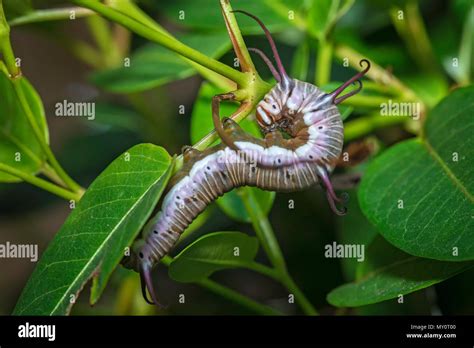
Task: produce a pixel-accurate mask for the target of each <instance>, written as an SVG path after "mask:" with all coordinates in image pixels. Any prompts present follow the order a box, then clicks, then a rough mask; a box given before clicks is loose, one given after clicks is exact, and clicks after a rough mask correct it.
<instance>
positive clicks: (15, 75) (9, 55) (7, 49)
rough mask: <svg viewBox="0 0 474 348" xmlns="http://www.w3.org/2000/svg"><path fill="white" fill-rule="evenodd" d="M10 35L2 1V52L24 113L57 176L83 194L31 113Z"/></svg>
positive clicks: (0, 20)
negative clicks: (54, 152) (57, 157)
mask: <svg viewBox="0 0 474 348" xmlns="http://www.w3.org/2000/svg"><path fill="white" fill-rule="evenodd" d="M9 34H10V28H9V26H8V24H7V22H6V19H5V14H4V12H3V5H2V1H1V0H0V50H1V52H2V53H3V58H4V60H5V64H6V66H7V69H8V72H9V74H10V79H11V81H12V85H13V89H14V90H15V93H16V95H17V97H18V100H19V102H20V105H21V107H22V109H23V112H24V113H25V115H26V117H27V119H28V122H29V124H30V127H31V128H32V130H33V134H34V135H35V137H36V139H37V141H38V143H39V144H40V146H41V149H42V150H43V152H44V153H45V155H46V157H47V159H48V160H49V162H50V164H51V166H52V167H53V169H54V170H55V172H56V174H57V175H58V176H59V177H60V178H61V180H62V181H63V182H64V183H65V184H66V185H67V186H68V187H69V188H70V189H71V190H72V191H73V192H75V193H77V194H82V192H83V191H84V190H83V189H82V188H81V187H80V186H79V185H78V184H77V183H76V182H75V181H74V180H73V179H71V178H70V177H69V175H67V173H66V172H65V171H64V170H63V168H62V167H61V165H60V164H59V162H58V161H57V160H56V157H55V156H54V154H53V152H52V151H51V148H50V147H49V145H48V144H47V142H46V139H45V136H44V134H43V132H42V131H41V130H40V128H39V126H38V124H37V123H36V120H35V117H34V115H33V112H32V111H31V108H30V106H29V104H28V101H27V99H26V96H25V93H24V91H23V87H22V85H21V83H22V76H21V71H20V69H19V68H18V67H17V66H16V64H15V55H14V54H13V49H12V47H11V43H10V36H9Z"/></svg>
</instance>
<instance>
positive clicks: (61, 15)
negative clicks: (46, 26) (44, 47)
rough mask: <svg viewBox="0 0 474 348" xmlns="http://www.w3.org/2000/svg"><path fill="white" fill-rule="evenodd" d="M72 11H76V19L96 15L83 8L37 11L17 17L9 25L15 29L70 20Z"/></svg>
mask: <svg viewBox="0 0 474 348" xmlns="http://www.w3.org/2000/svg"><path fill="white" fill-rule="evenodd" d="M72 11H74V16H75V18H81V17H87V16H90V15H92V14H94V12H93V11H90V10H88V9H85V8H81V7H66V8H58V9H56V8H55V9H48V10H36V11H33V12H30V13H28V14H25V15H23V16H20V17H16V18H14V19H12V20H11V21H10V22H8V24H10V26H12V27H13V26H15V25H23V24H30V23H37V22H46V21H58V20H69V19H70V16H71V12H72Z"/></svg>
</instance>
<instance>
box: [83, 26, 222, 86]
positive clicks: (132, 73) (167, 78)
mask: <svg viewBox="0 0 474 348" xmlns="http://www.w3.org/2000/svg"><path fill="white" fill-rule="evenodd" d="M178 39H179V40H180V41H182V42H183V43H185V44H187V45H189V46H190V47H192V48H195V49H197V50H199V51H200V52H201V53H203V54H205V55H206V56H209V57H213V58H219V57H220V56H222V55H223V54H224V53H225V52H226V51H227V50H228V49H229V47H230V41H229V38H228V37H227V35H226V34H225V33H213V34H183V35H180V36H178ZM203 42H204V43H205V44H204V45H203ZM125 63H127V62H125ZM129 63H130V66H123V67H119V68H114V69H110V70H105V71H99V72H96V73H94V74H93V75H92V77H91V78H92V81H93V82H94V83H95V84H96V85H98V86H99V87H102V88H104V89H106V90H108V91H111V92H116V93H131V92H139V91H143V90H147V89H151V88H153V87H157V86H160V85H162V84H165V83H168V82H171V81H175V80H180V79H184V78H187V77H189V76H192V75H193V74H195V70H194V68H192V67H191V66H190V65H189V64H188V63H187V62H186V61H184V60H183V59H181V58H180V56H179V55H177V54H176V53H174V52H172V51H170V50H168V49H166V48H164V47H161V46H158V45H155V44H147V45H145V46H143V47H141V48H139V49H138V50H137V51H136V52H135V53H134V54H133V55H132V57H131V58H130V62H129Z"/></svg>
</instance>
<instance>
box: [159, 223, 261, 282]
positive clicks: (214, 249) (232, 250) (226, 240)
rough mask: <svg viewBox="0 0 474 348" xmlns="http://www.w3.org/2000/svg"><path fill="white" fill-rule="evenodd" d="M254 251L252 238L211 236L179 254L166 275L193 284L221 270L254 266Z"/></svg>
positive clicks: (234, 234) (255, 244)
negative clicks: (252, 264)
mask: <svg viewBox="0 0 474 348" xmlns="http://www.w3.org/2000/svg"><path fill="white" fill-rule="evenodd" d="M257 251H258V240H257V238H255V237H250V236H248V235H246V234H244V233H241V232H215V233H210V234H207V235H205V236H202V237H201V238H199V239H198V240H196V241H195V242H194V243H192V244H190V245H189V246H188V247H186V248H185V249H184V250H183V251H182V252H181V253H179V254H178V255H177V256H176V257H175V258H174V260H173V262H172V263H171V265H170V267H169V270H168V273H169V275H170V277H171V278H173V279H174V280H176V281H179V282H183V283H189V282H196V281H199V280H202V279H205V278H207V277H209V276H210V275H211V274H212V273H214V272H216V271H219V270H222V269H227V268H238V267H246V266H247V265H248V264H251V263H253V259H254V258H255V256H256V255H257Z"/></svg>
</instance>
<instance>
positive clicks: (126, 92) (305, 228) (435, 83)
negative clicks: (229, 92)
mask: <svg viewBox="0 0 474 348" xmlns="http://www.w3.org/2000/svg"><path fill="white" fill-rule="evenodd" d="M269 3H270V2H265V1H261V2H260V1H245V0H234V1H232V5H233V7H234V8H235V9H245V10H247V11H249V12H252V13H254V14H256V15H258V16H259V17H261V19H262V20H263V21H264V22H265V23H266V24H267V26H268V27H269V29H270V31H271V32H272V33H274V37H275V39H276V41H277V45H278V48H279V51H280V54H281V56H282V60H283V62H284V64H285V66H286V67H287V70H289V71H291V72H292V73H293V74H296V75H297V76H298V78H301V79H304V80H307V81H309V82H314V75H315V61H316V56H317V54H318V45H317V42H316V40H315V39H314V38H312V37H311V35H309V34H308V33H307V32H305V31H303V30H301V29H298V28H297V26H295V25H294V23H291V22H289V21H287V20H284V19H282V18H281V16H280V15H278V14H277V12H278V8H276V9H275V8H272V6H270V5H269ZM275 3H277V2H275ZM282 3H284V4H286V6H287V7H288V8H290V9H293V8H294V10H295V11H296V12H301V11H304V9H305V8H309V7H310V6H311V4H310V3H311V1H283V2H282ZM404 3H405V2H404V1H376V0H357V1H355V3H354V5H353V6H352V8H350V10H349V12H348V13H347V14H345V15H344V16H343V17H342V18H341V19H340V20H339V22H338V23H337V24H336V26H335V28H334V31H333V32H331V35H332V36H333V37H334V38H335V40H336V41H337V42H338V43H340V44H344V45H347V46H348V47H351V48H353V49H355V50H357V51H358V52H360V53H362V54H363V55H365V56H367V57H368V58H370V59H373V60H374V61H375V62H377V64H379V65H380V66H382V67H384V68H386V69H388V70H389V71H392V72H393V73H394V74H395V75H396V76H397V77H398V78H400V79H401V80H402V81H404V82H405V83H407V85H409V86H410V87H411V88H413V89H414V90H416V91H421V92H419V93H420V94H423V93H424V94H425V95H426V99H425V103H426V104H427V105H428V106H433V105H434V104H435V103H436V102H437V101H438V100H439V99H440V98H442V97H443V96H444V95H445V94H446V93H447V91H448V90H449V88H450V87H452V86H453V85H455V84H457V83H462V77H461V78H460V77H459V76H456V73H455V72H452V71H450V69H449V64H450V61H451V59H452V57H455V56H457V55H458V51H459V47H460V40H461V37H462V35H463V28H464V23H465V21H466V13H468V11H467V12H466V9H468V8H469V2H468V1H441V0H434V1H420V2H419V9H420V13H421V16H422V18H423V20H424V23H425V26H426V30H427V34H428V37H429V38H430V41H431V44H432V50H433V52H432V53H433V54H432V56H433V57H434V59H435V60H434V61H430V57H418V59H421V60H422V61H423V59H426V61H425V64H424V65H425V69H420V68H419V64H418V65H417V63H416V59H417V58H416V55H417V53H418V51H417V49H416V47H413V42H410V39H404V38H403V35H401V34H400V32H397V29H396V28H395V26H394V25H393V19H391V17H390V13H391V12H390V11H393V6H404V5H403V4H404ZM138 4H139V5H140V7H141V8H142V9H143V10H144V11H146V12H147V13H148V14H149V15H150V16H151V17H153V18H154V19H156V20H157V21H158V22H159V23H160V24H161V25H162V26H164V27H165V28H166V29H167V30H169V31H170V32H172V33H173V34H175V35H177V36H178V38H181V37H182V38H183V40H185V41H186V40H189V44H190V45H191V46H192V47H195V48H197V49H198V50H200V51H206V52H208V54H211V53H212V54H213V55H214V57H217V58H219V59H220V60H221V61H223V62H225V63H226V64H228V65H233V64H234V53H233V51H232V50H231V45H230V42H229V39H228V37H227V34H226V32H225V25H224V22H223V20H222V16H221V14H220V9H219V6H218V2H217V0H206V1H185V0H176V1H152V0H143V1H138ZM23 5H24V6H25V8H29V6H32V7H34V8H35V9H41V8H44V9H48V8H52V7H61V6H71V4H69V3H68V2H65V1H21V0H20V1H8V0H4V6H5V12H6V15H7V17H10V18H9V20H11V21H14V20H15V18H21V16H22V14H24V13H25V12H24V11H27V9H25V8H22V6H23ZM182 10H184V11H185V12H184V14H185V17H184V19H180V15H181V13H180V11H182ZM237 19H238V21H239V24H241V28H242V31H243V33H244V35H245V40H246V43H247V46H249V47H259V48H261V49H263V50H265V51H266V52H269V49H268V44H267V42H266V40H265V38H264V37H263V35H262V33H261V30H260V29H259V28H258V27H257V26H256V25H255V24H254V23H253V22H252V21H250V20H248V19H247V18H244V17H237ZM104 25H105V26H106V27H107V28H108V30H109V31H110V35H112V37H113V38H114V39H115V40H117V41H116V42H117V45H116V47H115V48H113V49H111V47H107V45H106V43H105V44H104V41H101V40H100V38H99V39H98V38H97V37H96V36H94V35H93V34H94V30H96V28H97V27H100V26H104ZM101 43H102V45H101ZM12 44H13V47H14V49H15V53H16V55H17V56H18V57H21V68H22V71H23V73H24V74H25V75H26V76H27V77H28V78H29V80H30V82H31V83H32V84H33V86H35V88H36V89H37V90H38V92H39V94H40V96H41V98H42V100H43V103H44V106H45V109H46V115H47V120H48V124H49V128H50V137H51V144H52V148H53V150H54V152H55V153H56V154H57V156H58V159H59V161H60V162H61V163H62V164H63V166H64V167H65V168H66V169H67V171H68V173H69V174H70V175H71V176H72V177H74V178H75V179H76V180H77V181H78V182H79V183H80V184H81V185H83V186H85V187H87V185H89V184H90V183H91V182H92V180H93V179H94V178H95V177H96V176H97V175H98V174H99V173H100V172H101V171H102V170H103V169H104V168H105V167H106V166H107V165H108V164H109V163H110V162H111V161H112V160H113V159H114V158H116V157H117V156H118V155H119V154H121V153H123V152H124V151H125V150H127V149H128V148H130V147H131V146H132V145H134V144H137V143H142V142H152V143H155V144H158V145H161V146H163V147H165V148H166V149H167V150H168V151H169V153H171V154H173V153H179V152H180V149H181V147H182V146H183V145H185V144H190V143H192V142H195V141H196V140H197V139H199V137H197V138H196V137H194V138H191V137H192V136H191V128H192V126H191V115H192V113H193V108H195V107H196V105H197V101H196V99H197V97H198V95H199V89H200V86H201V83H202V82H203V79H202V78H201V77H199V76H197V75H196V73H195V72H194V71H192V70H189V69H188V70H189V71H185V70H186V69H187V65H185V64H184V63H181V62H180V61H178V59H177V58H175V57H176V56H173V55H172V54H170V53H168V52H167V51H166V50H164V49H162V48H157V46H154V45H152V44H150V43H149V42H147V41H145V40H144V39H142V38H141V37H138V36H136V35H132V34H130V33H129V32H127V31H126V30H124V29H120V28H118V27H116V26H112V25H110V24H109V23H107V22H106V21H95V22H94V21H92V20H90V18H89V19H87V18H77V19H76V20H61V21H48V22H44V23H31V24H21V23H19V24H18V25H16V26H13V27H12ZM416 44H417V43H416V42H415V46H416ZM91 46H96V47H98V49H97V50H95V51H94V52H95V54H89V53H88V50H87V47H91ZM117 47H118V48H117ZM126 57H131V62H132V67H131V68H126V67H123V66H121V65H122V62H123V59H124V58H126ZM254 62H255V64H256V65H257V69H258V71H259V72H260V74H261V76H262V77H264V78H266V79H268V80H269V81H271V75H270V73H269V72H268V69H267V68H266V67H265V65H264V64H263V63H262V62H261V61H260V59H258V58H255V59H254ZM331 64H332V72H331V81H343V80H345V79H347V78H348V77H350V76H351V75H352V74H353V71H352V72H351V71H348V69H346V68H345V67H343V66H342V65H341V63H340V61H338V60H337V59H332V60H331ZM293 76H295V75H293ZM63 100H68V101H95V102H96V103H97V104H96V119H95V120H94V121H88V120H87V119H85V118H80V117H78V118H71V117H66V118H61V117H55V116H54V110H55V104H56V103H57V102H62V101H63ZM199 103H200V105H201V109H200V112H203V113H206V112H207V113H208V114H209V120H210V117H211V115H210V99H206V98H201V99H200V100H199ZM206 108H207V110H206ZM371 108H372V106H363V105H359V106H355V110H354V112H353V113H352V115H351V116H350V117H351V119H352V118H354V119H357V117H359V116H361V115H365V114H367V112H369V111H370V110H371ZM201 110H202V111H201ZM229 110H231V109H229V108H225V109H224V113H225V112H229ZM183 111H184V112H183ZM193 127H199V126H196V125H194V126H193ZM371 135H372V136H376V137H377V139H378V141H379V142H380V146H381V147H385V146H389V145H391V144H393V143H395V142H398V141H400V140H402V139H405V138H408V137H410V136H412V131H411V130H410V129H409V128H408V129H407V128H406V127H403V126H401V125H394V126H392V127H385V128H383V129H379V130H376V131H374V132H373V133H372V134H371ZM351 196H352V197H353V198H354V199H353V200H352V201H351V205H350V207H349V209H352V212H353V215H352V217H351V220H343V221H344V222H343V223H341V222H340V220H338V219H336V218H335V216H334V215H333V214H332V212H331V211H330V209H329V208H328V206H327V203H326V200H325V198H324V195H323V194H322V193H321V191H320V190H319V189H317V188H314V189H310V190H307V191H305V192H301V193H289V194H277V196H276V199H275V202H274V206H273V208H272V210H271V212H270V215H269V216H270V221H271V222H272V224H273V226H274V230H275V233H276V236H277V239H278V241H279V242H280V245H281V248H282V250H283V253H284V256H285V259H286V262H287V264H288V268H289V272H290V274H292V276H293V277H294V279H295V281H296V283H297V284H299V285H300V287H301V289H302V290H303V292H304V293H305V294H306V295H307V297H308V298H309V300H310V301H311V302H312V303H313V304H314V305H315V306H316V307H317V308H318V309H320V312H321V313H322V314H331V315H333V314H360V315H371V314H437V313H443V314H472V313H474V296H472V294H473V293H474V282H473V281H472V279H473V275H474V271H472V270H471V271H468V272H465V273H463V274H461V275H459V276H455V277H453V278H451V279H449V280H447V281H445V282H443V283H441V284H439V285H436V286H434V287H431V288H428V289H425V290H421V291H418V292H415V293H412V294H410V295H406V296H405V303H404V304H398V303H397V302H396V300H390V301H385V302H383V303H380V304H375V305H370V306H364V307H359V308H357V309H351V310H337V309H335V308H334V307H332V306H331V305H329V304H328V303H327V302H326V299H325V297H326V295H327V293H328V292H329V291H331V290H332V289H334V288H335V287H337V286H339V285H341V284H343V283H345V282H347V281H350V280H351V279H352V277H353V275H352V273H351V272H352V271H351V265H350V262H349V261H347V260H340V259H328V258H325V257H324V252H323V251H324V246H325V245H326V244H330V243H332V242H333V241H334V240H343V239H344V238H346V237H347V235H346V234H348V233H360V234H364V233H366V232H367V231H368V230H370V228H371V227H370V226H369V225H368V224H367V221H365V219H364V218H363V217H362V216H361V215H360V212H358V207H357V201H356V199H355V192H353V193H352V195H351ZM290 200H293V201H294V209H289V207H288V205H289V201H290ZM69 212H70V209H69V203H68V202H66V201H64V200H62V199H60V198H57V197H55V196H53V195H51V194H49V193H47V192H43V191H41V190H40V189H38V188H35V187H33V186H30V185H28V184H25V183H18V184H0V242H2V243H4V242H5V241H10V242H12V243H13V242H14V243H18V244H22V243H24V244H31V243H35V244H38V245H39V250H40V253H41V251H43V250H44V249H45V248H46V246H47V245H48V242H49V241H50V240H51V239H52V238H53V236H54V234H55V233H56V232H57V231H58V230H59V228H60V226H61V225H62V224H63V222H64V221H65V219H66V217H67V215H68V214H69ZM358 217H359V218H358ZM225 230H236V231H242V232H246V233H249V234H253V231H252V228H251V226H250V225H249V224H246V223H243V222H237V221H235V220H234V219H231V218H230V217H229V216H227V215H226V214H224V213H223V212H222V210H220V209H219V207H217V206H216V205H215V204H214V205H213V206H212V207H210V209H209V211H208V212H207V214H206V219H205V221H204V223H203V225H202V226H201V227H199V229H198V230H197V231H196V232H195V234H193V236H192V237H191V238H190V239H189V240H194V239H196V237H197V236H199V235H202V234H205V233H209V232H214V231H225ZM354 230H357V232H354ZM367 233H369V232H367ZM187 242H188V240H186V241H185V243H183V245H182V246H184V245H186V244H187ZM182 246H180V247H179V248H178V250H176V251H175V252H174V253H173V254H176V253H177V252H178V251H179V250H180V249H181V248H182ZM259 259H260V260H264V257H263V255H259ZM264 262H265V261H264ZM34 266H35V264H34V263H30V262H29V261H28V260H15V259H2V260H0V274H1V276H0V314H9V313H11V311H12V309H13V307H14V305H15V303H16V300H17V298H18V296H19V294H20V292H21V290H22V288H23V287H24V285H25V284H26V281H27V279H28V277H29V275H30V274H31V272H32V271H33V268H34ZM166 273H167V272H166V269H165V268H164V267H158V270H157V272H155V276H156V277H158V279H159V282H158V284H159V285H158V292H159V294H160V297H161V299H162V301H163V302H164V303H168V304H170V307H169V308H168V309H167V310H166V311H159V313H161V314H251V313H250V312H247V311H246V310H245V309H242V308H241V307H239V306H238V305H235V304H232V303H230V302H228V301H226V300H225V299H222V298H220V297H218V296H216V295H214V294H212V293H210V292H209V291H207V290H205V289H202V288H200V287H198V286H197V285H190V284H180V283H177V282H174V281H172V280H170V279H169V277H168V276H167V274H166ZM213 279H215V280H218V281H219V282H221V283H223V284H225V285H228V286H229V287H232V288H234V289H238V290H239V292H241V293H243V294H245V295H248V296H249V297H252V298H254V299H257V300H259V301H261V302H263V303H267V304H269V305H272V306H274V307H276V308H281V309H282V310H284V311H286V312H290V313H291V312H292V311H293V312H294V313H298V310H297V308H296V307H295V306H290V305H289V304H288V303H287V294H286V292H285V290H284V289H283V288H282V287H281V286H279V285H278V284H276V283H275V282H274V281H272V280H270V279H267V278H265V277H263V276H260V275H258V274H255V273H252V272H250V271H246V270H228V271H224V272H219V273H217V274H215V275H214V276H213ZM87 293H88V287H87V286H86V288H85V291H84V293H83V295H82V296H81V297H80V300H79V303H78V304H76V306H75V307H74V308H73V312H72V314H94V315H99V314H152V313H158V312H157V311H156V309H155V308H154V307H152V306H148V305H147V304H146V303H145V302H144V301H143V300H142V297H141V293H140V291H139V283H138V277H137V276H136V274H134V273H131V272H128V271H126V270H124V269H122V268H121V267H119V268H118V269H117V270H116V272H115V274H114V276H113V278H112V280H111V281H110V283H109V285H108V287H107V289H106V292H105V293H104V295H103V297H102V299H101V300H100V301H99V303H98V304H97V305H96V306H95V307H94V308H91V307H90V306H89V305H88V303H87V298H88V296H87ZM180 293H184V294H186V298H187V302H186V304H185V305H180V304H178V303H177V301H176V297H177V294H180Z"/></svg>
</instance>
